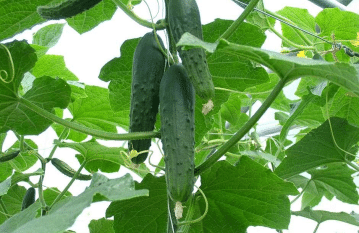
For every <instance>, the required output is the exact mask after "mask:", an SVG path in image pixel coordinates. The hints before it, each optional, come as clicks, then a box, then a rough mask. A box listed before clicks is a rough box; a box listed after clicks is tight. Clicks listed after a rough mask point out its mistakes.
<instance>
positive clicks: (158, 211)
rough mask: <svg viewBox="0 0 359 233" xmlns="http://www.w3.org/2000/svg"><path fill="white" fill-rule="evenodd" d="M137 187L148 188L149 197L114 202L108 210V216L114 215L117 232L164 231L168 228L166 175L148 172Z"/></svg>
mask: <svg viewBox="0 0 359 233" xmlns="http://www.w3.org/2000/svg"><path fill="white" fill-rule="evenodd" d="M135 186H136V190H137V189H148V190H149V196H148V197H138V198H133V199H131V200H124V201H116V202H112V203H111V204H110V206H109V207H108V208H107V210H106V217H107V218H108V217H111V216H114V229H115V232H122V233H137V232H151V233H162V232H166V229H167V191H166V190H167V189H166V182H165V177H164V176H162V177H154V176H152V175H151V174H148V175H147V176H146V177H145V178H144V179H143V180H142V182H141V183H136V184H135Z"/></svg>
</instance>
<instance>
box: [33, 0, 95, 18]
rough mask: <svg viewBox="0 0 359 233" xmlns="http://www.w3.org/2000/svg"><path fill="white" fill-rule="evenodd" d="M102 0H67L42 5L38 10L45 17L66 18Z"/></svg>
mask: <svg viewBox="0 0 359 233" xmlns="http://www.w3.org/2000/svg"><path fill="white" fill-rule="evenodd" d="M101 1H102V0H67V1H65V2H62V3H60V4H58V5H56V6H40V7H38V8H37V12H38V13H39V15H40V16H41V17H42V18H44V19H66V18H70V17H73V16H75V15H77V14H80V13H82V12H84V11H86V10H89V9H90V8H92V7H94V6H96V5H97V4H98V3H100V2H101Z"/></svg>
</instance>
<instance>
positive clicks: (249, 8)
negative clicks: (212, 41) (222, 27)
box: [217, 0, 259, 41]
mask: <svg viewBox="0 0 359 233" xmlns="http://www.w3.org/2000/svg"><path fill="white" fill-rule="evenodd" d="M258 2H259V0H251V2H250V3H249V4H248V6H247V7H246V8H245V9H244V11H243V12H242V14H241V15H240V16H239V17H238V19H236V21H234V22H233V23H232V25H231V26H230V27H229V28H228V29H227V30H226V31H225V32H224V33H223V34H222V35H221V36H220V37H219V38H218V39H217V41H220V40H221V39H226V40H227V39H228V38H229V37H230V36H231V35H232V34H233V33H234V32H235V31H236V30H237V28H238V27H239V25H240V24H241V23H243V21H244V20H245V18H246V17H247V16H248V15H249V13H251V12H252V10H253V9H254V7H255V6H256V5H257V3H258Z"/></svg>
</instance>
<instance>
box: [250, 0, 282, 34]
mask: <svg viewBox="0 0 359 233" xmlns="http://www.w3.org/2000/svg"><path fill="white" fill-rule="evenodd" d="M256 8H257V9H260V10H262V11H264V6H263V1H262V0H261V1H259V2H258V4H257V6H256ZM246 21H247V22H248V23H251V24H253V25H256V26H258V27H259V28H260V29H262V30H263V31H265V30H267V29H269V28H271V27H274V24H275V19H273V18H270V17H267V16H266V15H264V14H262V13H259V12H258V11H252V12H251V13H250V14H249V15H248V17H247V18H246Z"/></svg>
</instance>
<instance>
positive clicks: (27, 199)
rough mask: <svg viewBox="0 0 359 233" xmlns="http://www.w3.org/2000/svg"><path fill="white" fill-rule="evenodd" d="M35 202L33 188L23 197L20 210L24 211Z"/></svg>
mask: <svg viewBox="0 0 359 233" xmlns="http://www.w3.org/2000/svg"><path fill="white" fill-rule="evenodd" d="M34 202H35V189H34V188H33V187H30V188H29V189H28V190H27V191H26V193H25V196H24V199H22V205H21V210H24V209H26V208H27V207H29V206H30V205H32V204H33V203H34Z"/></svg>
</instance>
